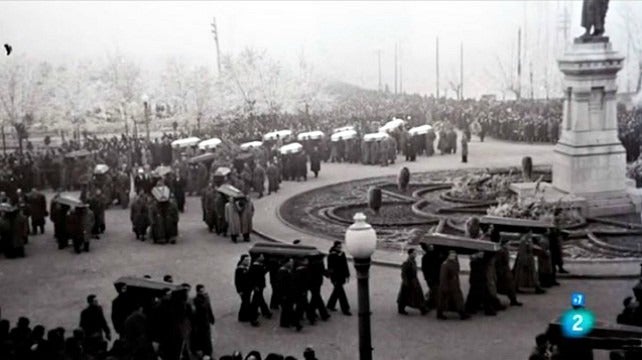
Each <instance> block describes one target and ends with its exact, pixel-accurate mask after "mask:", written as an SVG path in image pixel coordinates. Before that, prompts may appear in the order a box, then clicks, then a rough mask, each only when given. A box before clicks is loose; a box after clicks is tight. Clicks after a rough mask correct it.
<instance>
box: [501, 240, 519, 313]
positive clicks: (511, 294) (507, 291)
mask: <svg viewBox="0 0 642 360" xmlns="http://www.w3.org/2000/svg"><path fill="white" fill-rule="evenodd" d="M507 246H508V241H507V240H506V241H503V242H502V246H501V247H500V248H499V251H497V253H496V254H495V273H496V275H497V292H498V293H499V294H502V295H506V296H508V299H509V300H510V305H511V306H521V305H522V303H520V302H519V301H517V295H516V292H515V290H516V288H515V278H514V277H513V272H512V271H511V269H510V253H509V251H508V247H507Z"/></svg>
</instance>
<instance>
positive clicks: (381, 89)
mask: <svg viewBox="0 0 642 360" xmlns="http://www.w3.org/2000/svg"><path fill="white" fill-rule="evenodd" d="M377 62H378V64H379V87H378V89H379V92H381V91H383V87H381V49H379V50H377Z"/></svg>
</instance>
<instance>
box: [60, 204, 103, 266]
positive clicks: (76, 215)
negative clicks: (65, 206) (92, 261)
mask: <svg viewBox="0 0 642 360" xmlns="http://www.w3.org/2000/svg"><path fill="white" fill-rule="evenodd" d="M95 219H96V218H95V215H94V214H93V212H92V211H91V209H90V208H89V207H88V206H86V205H84V206H78V207H76V208H74V209H73V210H71V211H70V212H69V213H68V214H67V220H66V229H67V232H68V234H69V237H70V238H71V240H72V243H73V245H74V250H75V251H76V253H78V254H79V253H80V252H81V251H85V252H88V251H89V239H90V238H91V234H92V232H93V230H94V229H95V225H94V221H95Z"/></svg>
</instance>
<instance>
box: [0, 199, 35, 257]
mask: <svg viewBox="0 0 642 360" xmlns="http://www.w3.org/2000/svg"><path fill="white" fill-rule="evenodd" d="M28 235H29V224H28V223H27V218H26V217H25V216H24V215H22V214H21V213H20V211H19V210H18V208H16V207H12V209H10V210H8V211H6V212H5V213H4V214H3V216H2V219H0V243H2V250H3V252H4V255H5V256H6V257H7V258H16V257H24V256H25V244H26V243H27V237H28Z"/></svg>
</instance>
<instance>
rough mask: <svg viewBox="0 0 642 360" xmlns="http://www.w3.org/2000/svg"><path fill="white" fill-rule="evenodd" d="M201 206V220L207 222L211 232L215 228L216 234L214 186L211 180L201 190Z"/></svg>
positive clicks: (217, 231)
mask: <svg viewBox="0 0 642 360" xmlns="http://www.w3.org/2000/svg"><path fill="white" fill-rule="evenodd" d="M201 207H202V209H203V221H204V222H205V224H207V228H208V230H209V231H210V232H212V230H214V229H216V233H217V234H218V233H219V230H218V228H217V224H216V188H215V187H214V183H213V182H211V181H210V182H209V183H208V184H207V187H206V188H205V189H204V190H203V195H202V196H201Z"/></svg>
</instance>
